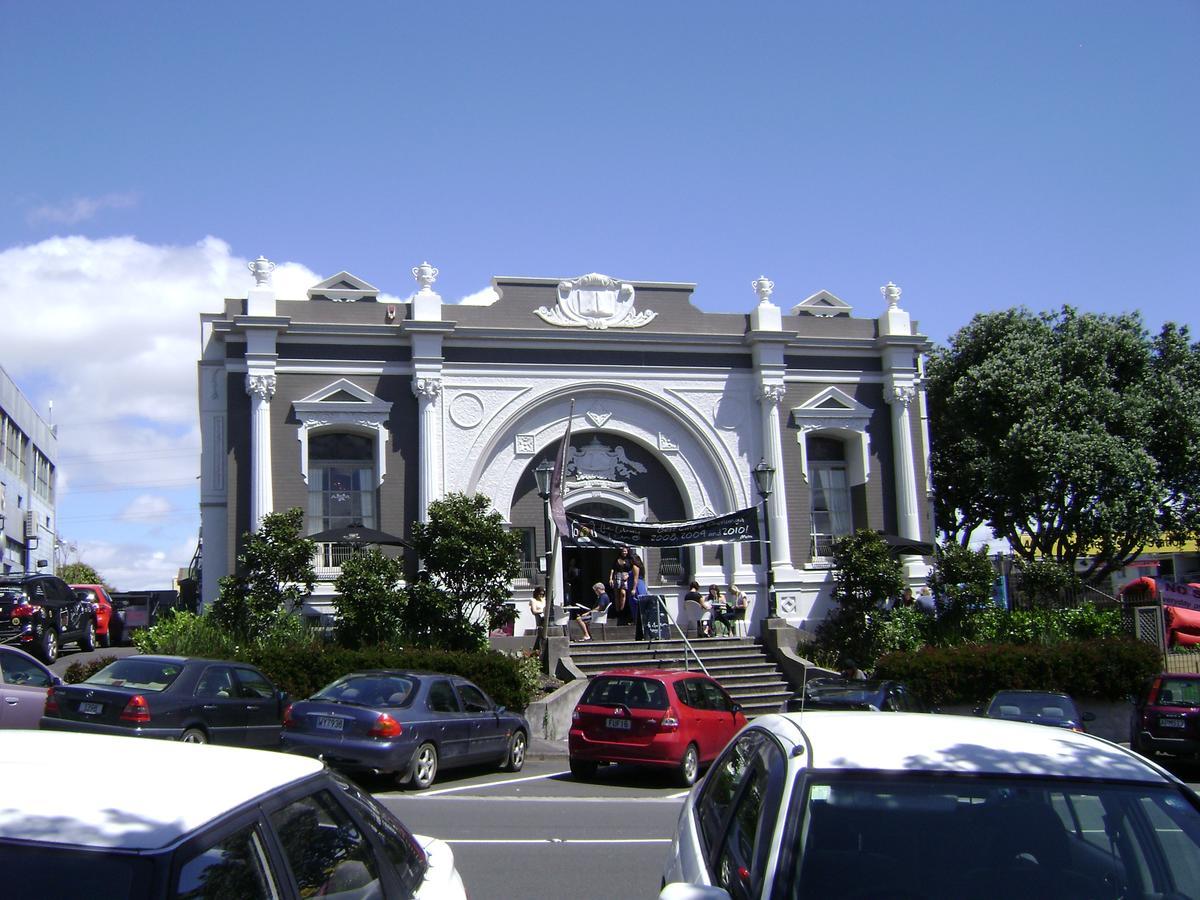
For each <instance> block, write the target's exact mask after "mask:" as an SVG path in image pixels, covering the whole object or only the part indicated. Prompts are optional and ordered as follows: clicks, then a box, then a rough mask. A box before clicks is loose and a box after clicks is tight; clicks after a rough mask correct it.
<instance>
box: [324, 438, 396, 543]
mask: <svg viewBox="0 0 1200 900" xmlns="http://www.w3.org/2000/svg"><path fill="white" fill-rule="evenodd" d="M375 459H376V453H375V438H374V436H367V435H362V434H353V433H350V432H323V433H319V434H312V435H310V436H309V438H308V533H309V534H315V533H316V532H318V531H325V530H326V529H329V528H341V527H342V526H345V525H353V524H356V523H357V524H361V525H364V526H365V527H367V528H376V527H378V526H377V525H376V524H375V522H376V512H375V508H376V506H377V502H376V488H375V486H376V485H377V484H378V483H379V482H378V479H377V477H376V473H375Z"/></svg>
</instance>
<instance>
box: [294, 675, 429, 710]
mask: <svg viewBox="0 0 1200 900" xmlns="http://www.w3.org/2000/svg"><path fill="white" fill-rule="evenodd" d="M416 689H417V680H416V679H415V678H411V677H409V676H407V675H343V676H342V677H341V678H339V679H338V680H337V681H335V682H333V683H332V684H328V685H326V686H325V687H323V688H321V690H319V691H317V692H316V693H315V694H313V696H312V699H314V700H328V701H331V702H334V703H352V704H354V705H355V706H385V707H386V706H408V705H409V704H410V703H412V701H413V697H414V696H415V695H416Z"/></svg>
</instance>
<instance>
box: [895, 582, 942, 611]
mask: <svg viewBox="0 0 1200 900" xmlns="http://www.w3.org/2000/svg"><path fill="white" fill-rule="evenodd" d="M905 606H919V607H921V609H923V610H925V611H926V612H930V613H935V612H937V603H936V602H935V601H934V599H933V592H932V591H930V590H929V586H928V585H925V586H924V587H922V588H921V593H920V594H919V595H917V596H916V597H914V596H913V589H912V588H910V587H906V588H905V589H904V590H903V591H902V592H901V594H900V596H899V597H897V598H896V601H895V602H894V603H893V604H892V609H901V608H902V607H905Z"/></svg>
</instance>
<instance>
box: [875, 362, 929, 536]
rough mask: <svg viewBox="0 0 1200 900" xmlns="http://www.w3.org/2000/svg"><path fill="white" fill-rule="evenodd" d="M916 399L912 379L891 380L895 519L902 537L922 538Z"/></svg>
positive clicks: (888, 394) (887, 394) (887, 393)
mask: <svg viewBox="0 0 1200 900" xmlns="http://www.w3.org/2000/svg"><path fill="white" fill-rule="evenodd" d="M915 398H916V388H915V387H914V385H913V384H912V383H911V382H908V381H901V380H899V379H895V378H893V379H890V383H889V384H888V385H886V386H885V389H884V399H885V400H886V401H887V402H888V403H889V404H890V405H891V408H892V461H893V462H894V463H895V470H896V521H897V527H898V529H899V531H900V536H901V537H906V538H910V539H911V540H914V541H919V540H920V539H921V519H920V515H919V514H918V511H917V509H918V507H917V479H916V458H915V455H914V453H913V440H912V414H911V412H910V407H911V406H912V402H913V400H914V399H915Z"/></svg>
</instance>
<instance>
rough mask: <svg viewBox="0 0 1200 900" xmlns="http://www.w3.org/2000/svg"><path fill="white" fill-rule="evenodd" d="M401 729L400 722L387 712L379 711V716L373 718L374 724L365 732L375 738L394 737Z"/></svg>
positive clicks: (398, 734)
mask: <svg viewBox="0 0 1200 900" xmlns="http://www.w3.org/2000/svg"><path fill="white" fill-rule="evenodd" d="M403 730H404V729H403V728H401V727H400V723H399V722H397V721H396V720H395V719H393V718H392V717H391V716H389V715H388V714H387V713H380V714H379V718H378V719H376V720H375V724H374V725H372V726H371V730H370V731H368V732H367V734H368V735H369V736H370V737H375V738H394V737H399V736H400V732H402V731H403Z"/></svg>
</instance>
